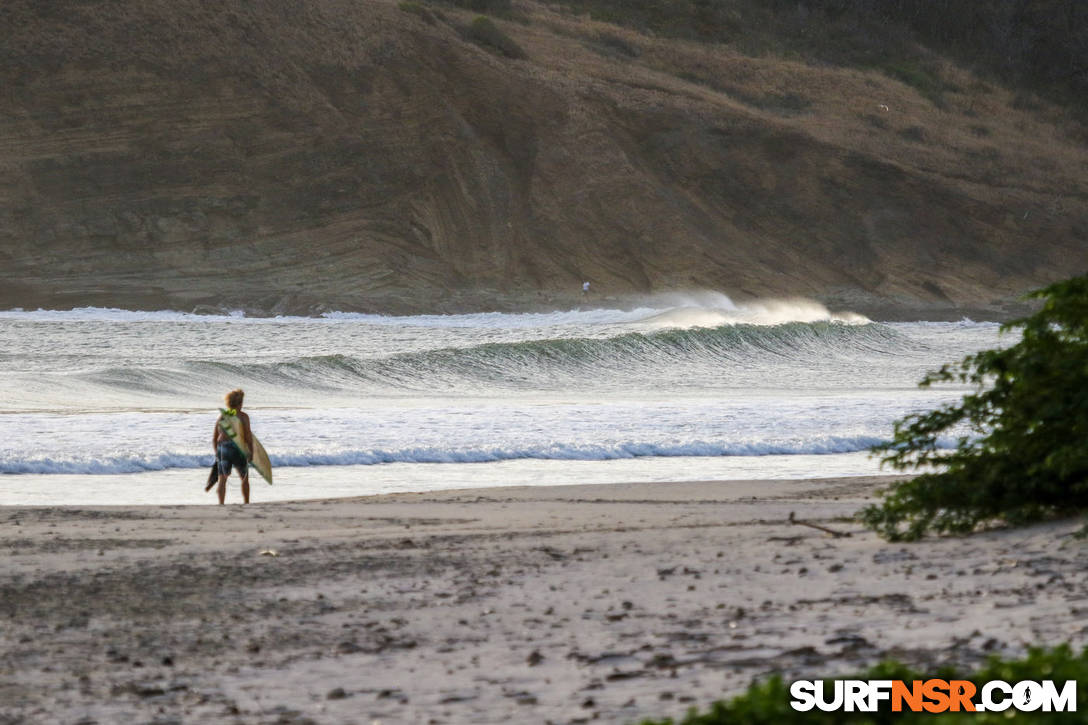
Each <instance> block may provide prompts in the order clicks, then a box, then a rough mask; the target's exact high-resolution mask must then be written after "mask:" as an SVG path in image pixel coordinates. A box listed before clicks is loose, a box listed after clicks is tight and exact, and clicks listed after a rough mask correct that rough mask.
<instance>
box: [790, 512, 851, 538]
mask: <svg viewBox="0 0 1088 725" xmlns="http://www.w3.org/2000/svg"><path fill="white" fill-rule="evenodd" d="M789 522H790V523H791V524H796V525H798V526H807V527H809V528H810V529H816V530H817V531H823V532H824V533H826V534H831V535H832V536H834V537H835V538H836V539H839V538H842V537H845V536H850V532H849V531H835V530H834V529H829V528H827V527H826V526H821V525H820V524H814V523H811V522H809V521H802V520H801V519H798V518H795V517H794V514H793V511H790V517H789Z"/></svg>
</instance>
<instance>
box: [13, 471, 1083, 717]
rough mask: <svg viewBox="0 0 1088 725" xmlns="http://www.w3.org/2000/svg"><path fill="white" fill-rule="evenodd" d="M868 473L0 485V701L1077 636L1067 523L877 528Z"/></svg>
mask: <svg viewBox="0 0 1088 725" xmlns="http://www.w3.org/2000/svg"><path fill="white" fill-rule="evenodd" d="M890 480H893V477H888V476H878V477H858V478H840V479H804V480H772V481H766V480H763V481H724V482H723V481H717V482H688V483H651V484H593V485H581V486H579V485H574V486H554V487H552V486H549V487H503V488H489V489H461V490H447V491H436V492H426V493H395V494H383V495H380V496H368V497H354V498H348V499H312V500H306V501H292V502H276V503H264V504H262V503H256V504H250V505H249V506H246V507H243V506H240V505H235V506H230V505H228V506H226V507H224V508H219V507H207V506H198V505H192V506H139V507H133V506H120V507H118V506H107V507H98V506H37V507H22V506H20V507H0V521H2V522H3V530H4V535H3V537H2V538H0V549H6V550H7V554H8V556H7V557H6V559H5V560H6V562H7V563H6V565H5V566H4V567H3V569H0V617H2V618H3V619H4V621H5V622H6V624H7V626H6V627H5V628H4V629H3V630H0V643H2V647H0V653H2V654H0V670H2V672H3V674H4V677H0V703H4V704H2V705H0V716H2V717H4V718H12V719H13V720H14V721H16V722H18V721H20V719H25V720H27V721H42V720H52V721H67V722H76V721H80V722H87V723H90V722H103V723H105V722H117V721H122V720H127V719H138V720H140V721H146V720H148V719H150V718H163V717H166V718H168V719H169V718H174V719H177V720H179V721H185V722H190V721H228V722H233V721H237V722H247V723H249V722H261V723H265V722H267V723H274V722H275V723H311V722H318V723H327V722H328V723H340V722H344V723H349V722H358V723H370V722H373V721H375V720H377V721H380V722H383V723H397V722H413V723H415V722H420V723H424V722H435V723H464V722H473V723H487V722H500V721H509V720H511V719H513V720H515V721H523V722H549V721H550V722H555V723H559V722H587V721H590V720H595V721H597V722H610V723H628V722H638V721H640V720H641V719H642V718H647V717H663V716H674V717H675V716H678V715H682V714H683V713H684V712H685V711H686V710H687V709H688V708H689V707H691V706H700V707H705V706H706V705H708V704H709V703H710V702H712V701H713V700H716V699H720V698H722V697H723V696H726V695H729V694H734V693H736V692H738V691H740V690H742V689H743V688H744V687H746V686H747V684H748V683H749V681H750V680H751V679H752V678H757V677H762V676H765V675H767V674H769V673H771V672H782V673H783V674H784V675H785V676H787V677H791V676H792V677H800V676H804V677H805V678H809V677H815V676H822V675H830V674H836V673H838V674H845V673H849V672H854V671H856V670H858V669H861V668H862V667H864V666H866V665H868V664H870V663H872V662H874V661H876V660H879V659H882V658H884V657H889V656H894V657H896V658H898V659H901V660H904V661H906V662H908V663H910V664H913V665H916V666H918V667H920V668H922V669H923V670H926V671H934V670H935V669H936V667H938V666H939V665H941V664H947V663H960V664H965V665H971V664H975V663H977V662H978V661H980V660H981V659H982V658H984V657H985V656H986V655H988V654H1016V653H1019V652H1021V651H1022V650H1023V649H1024V648H1025V647H1026V646H1028V645H1034V644H1040V645H1043V644H1046V645H1052V644H1057V643H1058V642H1063V641H1070V640H1071V641H1072V643H1073V644H1074V645H1083V644H1084V643H1085V641H1086V640H1088V626H1085V625H1084V622H1083V612H1084V611H1088V609H1086V608H1088V578H1086V577H1085V575H1084V573H1083V572H1084V571H1085V570H1086V566H1085V565H1086V564H1088V552H1086V551H1085V549H1084V547H1083V546H1081V545H1080V544H1079V542H1077V541H1074V540H1073V539H1072V538H1071V537H1070V536H1069V535H1070V534H1072V533H1073V532H1075V531H1076V530H1077V529H1078V528H1079V527H1080V525H1081V522H1080V521H1075V520H1066V521H1056V522H1050V523H1046V524H1040V525H1036V526H1032V527H1029V528H1025V529H1018V530H994V531H989V532H985V533H981V534H977V535H975V536H972V537H968V538H961V539H953V538H941V539H927V540H925V541H922V542H918V543H915V544H888V543H886V542H883V541H882V540H880V539H878V538H876V537H875V536H874V535H873V534H872V533H871V532H868V531H865V530H863V529H862V528H861V527H860V526H859V525H858V524H857V523H855V522H853V521H851V520H849V519H848V518H847V517H848V516H849V515H851V514H852V513H853V512H854V511H856V510H857V509H858V508H860V507H861V506H863V505H865V503H867V502H869V501H871V500H872V497H873V495H874V491H875V490H876V489H877V488H878V487H880V486H882V485H886V484H887V483H888V482H889V481H890ZM791 512H793V513H795V514H796V516H797V518H799V519H802V520H805V521H811V522H815V523H819V524H821V525H824V526H829V527H831V528H834V529H836V530H840V531H842V532H844V533H849V534H850V536H848V537H841V538H835V537H831V536H829V535H827V534H825V533H822V532H820V531H817V530H815V529H811V528H808V527H804V526H797V525H792V526H791V525H790V523H789V521H788V517H789V515H790V513H791Z"/></svg>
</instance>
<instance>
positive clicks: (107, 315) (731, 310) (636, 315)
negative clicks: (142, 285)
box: [0, 290, 869, 329]
mask: <svg viewBox="0 0 1088 725" xmlns="http://www.w3.org/2000/svg"><path fill="white" fill-rule="evenodd" d="M617 301H618V302H620V303H621V304H622V306H621V307H589V306H584V307H579V308H577V309H569V310H552V311H547V312H519V313H511V312H477V313H466V314H448V315H377V314H368V313H361V312H325V313H322V314H320V315H317V316H312V317H303V316H292V315H280V316H273V317H253V316H249V315H246V314H245V313H244V312H242V311H240V310H234V311H229V312H224V313H220V314H196V313H193V312H182V311H179V310H153V311H142V310H126V309H120V308H114V307H77V308H74V309H70V310H46V309H37V310H23V309H14V310H3V311H0V320H2V319H8V320H33V321H37V322H228V323H234V324H267V323H309V324H314V323H355V324H364V325H380V326H385V327H424V328H426V327H433V328H482V329H533V328H548V327H559V326H567V325H618V324H633V323H645V324H646V325H648V326H650V327H655V328H660V327H682V328H687V327H716V326H719V325H731V324H750V325H779V324H784V323H788V322H819V321H832V322H846V323H850V324H863V323H865V322H868V321H869V320H868V319H867V318H865V317H863V316H861V315H856V314H854V313H850V312H846V313H832V312H830V311H829V310H828V309H827V308H826V307H824V306H823V305H822V304H820V303H818V302H815V301H812V300H807V299H803V298H792V299H764V300H755V301H750V302H744V303H740V304H736V303H734V302H733V300H732V299H731V298H730V297H729V296H728V295H725V294H722V293H720V292H713V291H705V290H704V291H691V292H666V293H658V294H653V295H644V296H638V297H629V298H626V299H624V300H617Z"/></svg>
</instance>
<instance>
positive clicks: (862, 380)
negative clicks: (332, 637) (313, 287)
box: [0, 294, 1007, 505]
mask: <svg viewBox="0 0 1088 725" xmlns="http://www.w3.org/2000/svg"><path fill="white" fill-rule="evenodd" d="M1006 341H1007V340H1006V338H1005V337H1001V336H999V334H998V326H997V325H995V324H992V323H974V322H970V321H967V320H964V321H962V322H955V323H935V322H917V323H894V324H888V323H879V322H872V321H869V320H866V319H865V318H863V317H860V316H858V315H853V314H831V313H829V312H828V311H827V310H826V309H824V308H822V307H821V306H819V305H817V304H815V303H811V302H805V301H797V300H794V301H766V302H762V303H754V304H749V305H743V306H742V305H735V304H733V302H732V301H731V300H729V299H728V298H727V297H725V296H723V295H713V294H701V295H689V296H687V297H681V296H678V295H677V296H663V297H658V298H651V299H648V300H646V302H645V303H644V304H643V305H642V306H640V307H637V308H634V309H622V310H621V309H605V308H600V309H597V308H594V307H593V306H592V305H586V309H580V310H569V311H557V312H549V313H535V314H501V313H486V314H472V315H449V316H446V315H432V316H415V317H386V316H380V315H361V314H348V313H331V314H327V315H325V316H322V317H316V318H304V317H291V318H288V317H281V318H249V317H245V316H244V315H241V314H229V315H222V316H206V315H199V316H198V315H192V314H185V313H179V312H133V311H125V310H111V309H97V308H95V309H78V310H70V311H46V310H38V311H23V310H12V311H6V312H0V351H2V352H0V504H5V505H11V504H60V503H65V504H139V503H159V504H183V503H209V504H210V503H214V502H215V495H214V493H204V491H203V482H204V480H205V476H206V473H207V470H208V468H209V467H210V466H211V462H212V459H213V451H212V445H211V440H212V432H213V425H214V421H215V416H216V409H217V408H218V407H219V406H220V405H221V401H222V396H223V394H224V393H225V392H227V391H228V390H230V389H232V388H236V387H241V388H243V389H244V390H245V391H246V401H245V409H246V410H247V411H248V412H249V414H250V416H251V418H252V421H253V429H254V432H255V433H256V434H257V435H258V436H259V437H260V438H261V440H262V442H263V443H264V444H265V447H266V449H267V450H268V452H269V454H270V456H271V458H272V462H273V465H274V467H275V475H276V482H275V485H274V486H272V487H269V486H267V485H266V484H265V483H264V482H263V481H261V480H260V479H259V478H258V477H257V476H256V474H254V476H253V480H252V486H253V499H254V500H255V501H268V500H287V499H301V498H319V497H327V496H353V495H363V494H372V493H384V492H392V491H426V490H434V489H441V488H469V487H484V486H499V485H545V484H563V483H605V482H625V481H674V480H705V479H774V478H796V477H820V476H851V475H868V474H873V473H877V472H879V467H878V462H877V461H875V460H873V459H871V458H870V457H869V455H868V453H867V450H868V448H869V447H870V446H872V445H873V444H875V443H878V442H880V441H882V440H885V439H886V438H888V437H889V436H890V434H891V430H892V424H893V421H895V420H896V419H897V418H900V417H902V416H903V415H904V414H906V413H908V412H911V411H916V410H922V409H928V408H931V407H933V406H935V405H938V404H940V403H943V402H946V401H950V400H953V399H955V398H957V397H958V396H959V395H961V394H962V392H963V389H957V388H955V387H942V388H939V389H931V390H920V389H918V388H917V385H916V384H917V382H918V380H919V379H920V378H921V377H922V375H923V374H924V373H925V372H926V371H927V370H931V369H934V368H936V367H939V366H940V365H941V364H943V363H945V362H952V361H954V360H958V359H960V358H961V357H963V356H964V355H965V354H967V353H970V352H974V351H976V350H979V349H982V348H986V347H993V346H995V345H999V344H1005V342H1006ZM228 485H229V488H228V494H227V498H228V502H229V501H237V500H239V499H240V493H239V490H238V485H237V479H236V477H232V479H231V482H230V483H229V484H228Z"/></svg>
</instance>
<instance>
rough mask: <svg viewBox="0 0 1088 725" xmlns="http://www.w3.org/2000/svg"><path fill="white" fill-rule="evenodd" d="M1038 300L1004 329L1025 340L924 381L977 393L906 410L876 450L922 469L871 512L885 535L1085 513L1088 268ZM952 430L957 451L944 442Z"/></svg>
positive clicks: (912, 535)
mask: <svg viewBox="0 0 1088 725" xmlns="http://www.w3.org/2000/svg"><path fill="white" fill-rule="evenodd" d="M1031 297H1034V298H1038V299H1042V300H1044V302H1043V305H1042V308H1041V309H1040V310H1039V311H1038V312H1036V313H1035V314H1034V315H1031V316H1030V317H1027V318H1024V319H1021V320H1016V321H1014V322H1011V323H1008V324H1007V325H1004V326H1003V328H1002V330H1003V331H1006V332H1007V331H1009V330H1015V329H1022V334H1021V338H1020V340H1019V342H1017V343H1016V344H1015V345H1012V346H1011V347H1007V348H1004V349H997V350H984V351H982V352H979V353H976V354H974V355H969V356H967V357H966V358H964V359H963V360H962V361H961V362H959V363H957V364H953V365H945V366H944V367H942V368H941V369H940V370H938V371H936V372H932V373H929V374H928V375H927V376H926V377H925V378H924V379H923V380H922V382H921V383H920V385H921V386H923V387H925V386H929V385H932V384H933V383H942V382H958V383H968V384H971V385H973V386H974V388H975V389H974V392H972V393H969V394H967V395H965V396H964V397H963V399H962V400H961V401H959V402H958V403H952V404H948V405H944V406H942V407H940V408H938V409H937V410H933V411H930V412H927V413H918V414H914V415H910V416H907V417H906V418H904V419H903V420H901V421H899V422H897V423H896V425H895V435H894V437H893V439H892V440H891V441H890V442H888V443H886V444H884V445H881V446H877V447H876V448H874V452H875V453H877V454H879V455H882V459H881V462H882V464H886V465H889V466H891V467H892V468H894V469H896V470H900V471H916V470H923V471H924V472H923V473H921V474H920V475H918V476H916V477H915V478H912V479H910V480H908V481H905V482H902V483H899V484H897V485H896V486H894V488H893V489H892V490H891V491H890V492H889V493H888V494H887V495H886V497H885V498H884V500H883V502H882V503H880V504H879V505H874V506H870V507H868V508H866V509H865V510H864V511H863V512H862V514H861V515H862V518H863V520H864V521H865V522H866V523H867V524H868V525H869V526H870V527H872V528H874V529H875V530H876V531H878V532H879V533H880V534H881V535H883V536H884V537H886V538H888V539H890V540H903V539H907V540H909V539H916V538H918V537H919V536H921V535H922V534H924V533H926V532H927V531H932V532H946V533H967V532H970V531H972V530H974V529H975V528H976V526H978V525H979V524H980V523H984V522H992V521H1004V522H1007V523H1009V524H1013V525H1015V524H1023V523H1026V522H1030V521H1036V520H1039V519H1041V518H1044V517H1047V516H1050V515H1053V514H1055V513H1062V512H1074V511H1084V510H1088V276H1082V277H1075V278H1073V279H1070V280H1067V281H1064V282H1059V283H1057V284H1054V285H1051V286H1050V287H1047V288H1045V289H1042V290H1038V291H1036V292H1033V293H1032V294H1031ZM949 437H952V438H953V440H954V442H955V446H954V447H952V448H948V447H946V446H943V445H942V442H945V443H946V442H947V439H948V438H949Z"/></svg>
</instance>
